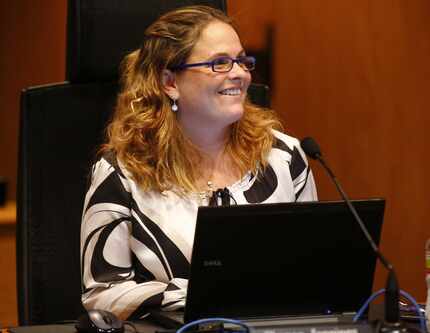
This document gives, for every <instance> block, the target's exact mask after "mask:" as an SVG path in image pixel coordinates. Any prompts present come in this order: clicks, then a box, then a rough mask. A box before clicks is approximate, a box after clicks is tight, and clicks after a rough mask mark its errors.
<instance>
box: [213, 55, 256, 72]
mask: <svg viewBox="0 0 430 333" xmlns="http://www.w3.org/2000/svg"><path fill="white" fill-rule="evenodd" d="M234 62H237V63H238V65H239V66H240V67H242V68H243V69H244V70H247V71H250V70H253V69H254V67H255V61H254V59H253V58H252V57H239V58H237V59H232V58H228V57H221V58H218V59H215V60H214V62H213V66H212V67H213V70H214V71H215V72H228V71H230V70H231V69H232V68H233V63H234Z"/></svg>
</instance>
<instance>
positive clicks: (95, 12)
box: [66, 0, 226, 83]
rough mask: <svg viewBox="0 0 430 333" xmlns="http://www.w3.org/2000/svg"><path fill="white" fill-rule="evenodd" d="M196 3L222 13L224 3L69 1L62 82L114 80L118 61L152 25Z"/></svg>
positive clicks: (166, 0)
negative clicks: (164, 14) (167, 15)
mask: <svg viewBox="0 0 430 333" xmlns="http://www.w3.org/2000/svg"><path fill="white" fill-rule="evenodd" d="M196 4H199V5H208V6H212V7H215V8H218V9H221V10H223V11H224V12H226V0H211V1H208V0H207V1H192V0H69V1H68V16H67V61H66V68H67V69H66V79H67V80H68V81H70V82H71V83H85V82H98V81H112V80H116V79H117V78H118V68H119V64H120V62H121V60H122V58H123V57H124V56H125V55H126V54H127V53H129V52H131V51H132V50H135V49H137V48H139V47H140V43H141V41H142V39H143V38H142V37H143V33H144V31H145V29H146V28H147V27H148V26H149V25H150V24H151V23H152V22H154V21H155V20H156V19H157V18H158V17H159V16H160V15H161V14H163V13H165V12H167V11H169V10H172V9H174V8H178V7H182V6H187V5H196Z"/></svg>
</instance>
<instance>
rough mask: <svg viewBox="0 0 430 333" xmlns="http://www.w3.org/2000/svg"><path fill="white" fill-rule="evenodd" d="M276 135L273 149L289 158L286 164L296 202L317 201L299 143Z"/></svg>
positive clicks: (311, 175) (282, 135) (310, 172)
mask: <svg viewBox="0 0 430 333" xmlns="http://www.w3.org/2000/svg"><path fill="white" fill-rule="evenodd" d="M276 134H277V135H276V136H277V140H276V142H275V144H274V148H278V149H280V150H283V151H285V152H287V153H288V154H289V156H290V159H289V162H288V164H289V169H290V174H291V179H292V180H293V185H294V194H295V198H296V201H317V200H318V195H317V190H316V185H315V180H314V176H313V174H312V170H311V168H310V166H309V162H308V160H307V158H306V154H305V152H304V151H303V150H302V148H301V147H300V142H299V141H298V140H297V139H295V138H293V137H290V136H287V135H285V134H280V133H279V132H276Z"/></svg>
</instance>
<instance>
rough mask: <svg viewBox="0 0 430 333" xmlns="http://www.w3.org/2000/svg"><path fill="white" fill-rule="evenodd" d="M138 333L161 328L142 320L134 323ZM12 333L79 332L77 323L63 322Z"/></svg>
mask: <svg viewBox="0 0 430 333" xmlns="http://www.w3.org/2000/svg"><path fill="white" fill-rule="evenodd" d="M134 325H135V326H136V329H137V331H136V332H137V333H155V332H156V331H157V330H164V329H161V328H160V327H159V326H157V325H155V324H152V323H150V322H146V321H141V322H139V323H134ZM9 332H11V333H77V330H76V328H75V324H61V325H34V326H20V327H11V328H9ZM124 332H125V333H131V332H134V330H133V328H132V327H129V326H126V327H125V331H124Z"/></svg>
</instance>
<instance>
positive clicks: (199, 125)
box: [175, 21, 251, 131]
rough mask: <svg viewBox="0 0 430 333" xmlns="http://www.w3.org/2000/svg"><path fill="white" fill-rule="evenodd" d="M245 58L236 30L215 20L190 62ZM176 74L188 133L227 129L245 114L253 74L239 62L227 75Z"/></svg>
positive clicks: (204, 70) (195, 70) (196, 70)
mask: <svg viewBox="0 0 430 333" xmlns="http://www.w3.org/2000/svg"><path fill="white" fill-rule="evenodd" d="M242 55H245V52H244V50H243V47H242V44H241V42H240V40H239V36H238V35H237V33H236V31H235V30H234V29H233V28H232V27H231V26H230V25H228V24H226V23H224V22H220V21H213V22H211V23H209V25H208V26H207V27H206V28H205V29H203V31H202V33H201V35H200V38H199V40H198V41H197V43H196V44H195V46H194V48H193V50H192V52H191V55H190V57H189V59H188V60H187V63H197V62H208V61H212V60H213V59H215V58H218V57H220V56H228V57H231V58H236V57H238V56H242ZM175 75H176V77H175V81H176V88H177V92H178V95H177V97H178V100H177V104H178V107H179V111H178V120H179V122H180V123H181V125H182V126H183V127H184V129H185V130H187V131H190V130H191V131H192V130H194V131H195V130H197V131H208V130H211V129H213V130H225V129H226V128H227V127H228V126H229V125H231V124H232V123H234V122H236V121H237V120H239V119H240V118H241V116H242V115H243V112H244V106H243V104H244V101H245V97H246V91H247V89H248V86H249V84H250V82H251V74H250V73H249V71H246V70H244V69H243V68H242V67H240V66H239V65H238V64H237V63H234V64H233V68H232V69H231V71H230V72H226V73H218V72H213V71H212V68H211V67H191V68H187V69H185V70H182V71H179V72H177V73H176V74H175Z"/></svg>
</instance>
